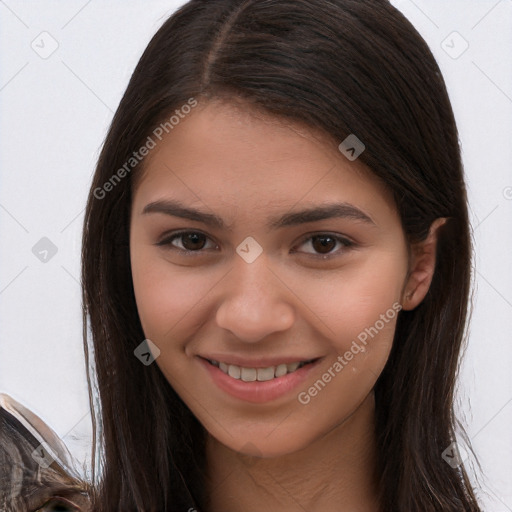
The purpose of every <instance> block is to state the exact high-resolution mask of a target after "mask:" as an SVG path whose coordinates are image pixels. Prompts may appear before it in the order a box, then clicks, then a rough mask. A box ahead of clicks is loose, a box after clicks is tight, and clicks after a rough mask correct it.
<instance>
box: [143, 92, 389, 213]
mask: <svg viewBox="0 0 512 512" xmlns="http://www.w3.org/2000/svg"><path fill="white" fill-rule="evenodd" d="M156 142H157V143H156V146H155V148H154V149H153V150H152V151H151V153H150V154H149V155H148V157H147V158H146V160H145V161H144V169H143V173H142V174H141V176H140V177H139V180H138V182H137V185H136V188H135V194H134V195H135V197H136V200H137V202H139V203H140V202H143V201H146V202H149V201H154V200H157V199H161V198H165V197H168V196H169V195H174V194H176V195H177V197H180V198H183V197H184V196H185V197H186V198H188V199H189V200H192V201H196V202H197V201H198V200H200V201H203V202H204V203H205V204H208V203H209V202H210V203H212V205H213V204H215V205H225V206H228V205H229V206H233V207H236V208H237V211H242V210H244V209H250V210H251V211H252V212H253V213H255V212H256V211H258V210H261V209H262V207H273V206H275V207H277V208H279V207H286V206H288V207H291V206H293V205H294V204H296V203H298V202H301V201H315V202H319V201H322V202H329V201H331V200H332V201H335V200H345V201H348V200H350V201H351V202H358V203H359V206H361V207H365V206H366V207H369V206H371V204H372V203H374V204H375V203H377V205H378V203H382V204H381V206H382V207H387V208H388V209H391V210H393V209H394V204H393V201H392V199H391V194H390V193H389V191H388V190H387V189H386V188H385V187H384V186H383V185H382V184H381V183H380V182H379V181H378V179H377V178H376V177H375V176H374V175H373V174H372V173H371V172H370V170H369V169H368V168H367V167H366V166H365V165H364V164H363V163H362V162H360V161H357V160H356V161H353V162H350V161H349V160H347V159H346V158H345V157H344V156H343V155H342V154H341V153H340V152H339V151H338V149H337V144H336V143H335V141H334V139H333V138H332V137H330V136H329V135H328V134H323V133H321V132H319V131H315V130H312V129H310V128H308V127H306V126H305V125H302V124H300V123H296V122H292V121H285V120H283V119H280V118H276V117H272V116H269V115H267V114H262V113H261V112H258V111H256V110H254V109H253V108H251V107H248V106H247V107H245V108H244V107H243V106H241V105H239V104H229V103H225V102H209V103H203V104H200V105H199V106H198V107H196V109H194V110H193V112H192V113H191V114H189V115H188V116H186V117H185V118H184V119H182V120H181V121H180V122H179V124H178V125H176V126H174V128H173V129H172V131H170V132H169V133H168V134H166V135H165V136H164V137H163V138H162V140H161V141H158V140H157V141H156Z"/></svg>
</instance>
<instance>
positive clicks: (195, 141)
mask: <svg viewBox="0 0 512 512" xmlns="http://www.w3.org/2000/svg"><path fill="white" fill-rule="evenodd" d="M140 178H141V179H140V180H139V182H138V183H137V185H136V187H135V189H134V194H133V201H132V212H131V225H130V252H131V264H132V276H133V284H134V289H135V296H136V301H137V307H138V311H139V315H140V319H141V323H142V326H143V329H144V333H145V335H146V338H149V339H150V340H151V341H152V342H153V343H154V344H155V345H156V346H157V347H158V349H159V351H160V353H159V355H158V357H157V358H156V360H155V363H153V364H157V365H158V366H159V368H160V370H161V371H162V372H163V374H164V375H165V377H166V379H167V380H168V382H169V383H170V384H171V385H172V387H173V388H174V389H175V390H176V392H177V393H178V394H179V395H180V396H181V398H182V399H183V400H184V402H185V403H186V404H187V405H188V407H189V408H190V410H191V411H192V412H193V414H194V415H195V416H196V417H197V418H198V419H199V421H200V422H201V423H202V425H203V426H204V427H205V429H206V430H207V431H208V432H209V434H210V435H211V436H213V437H214V438H216V439H217V440H218V441H220V442H221V443H223V444H224V445H226V446H228V447H229V448H231V449H233V450H236V451H242V452H243V451H244V450H245V451H246V452H247V453H250V452H251V450H253V451H254V450H255V448H254V447H257V450H256V452H257V454H259V455H263V456H277V455H280V454H286V453H291V452H294V451H297V450H300V449H302V448H304V447H306V446H307V445H309V444H311V443H312V442H314V441H315V440H316V439H319V438H320V437H322V436H324V435H325V434H326V433H327V432H329V431H331V430H332V429H333V428H335V427H336V426H337V425H339V424H341V423H342V422H343V421H344V420H345V419H346V418H348V417H349V416H350V415H351V414H352V413H353V412H354V411H355V410H356V409H357V407H358V406H359V405H360V404H361V403H362V402H363V401H364V399H365V398H366V397H367V396H368V395H369V394H370V393H371V391H372V388H373V386H374V384H375V381H376V380H377V377H378V376H379V374H380V373H381V371H382V369H383V367H384V365H385V363H386V360H387V358H388V355H389V351H390V348H391V344H392V339H393V334H394V331H395V325H396V319H397V316H398V311H399V309H400V304H401V303H402V299H403V295H402V294H403V291H404V289H405V287H406V284H407V283H406V277H407V272H408V251H407V245H406V241H405V237H404V233H403V231H402V227H401V223H400V218H399V216H398V213H397V211H396V209H395V205H394V203H393V201H392V198H391V196H390V194H389V193H388V192H387V191H386V189H385V188H384V187H383V186H382V185H381V184H380V183H379V182H378V181H377V180H376V178H375V177H373V176H372V174H371V173H370V172H369V170H368V169H367V168H365V166H364V164H362V163H361V162H359V161H358V160H355V161H353V162H352V161H349V160H348V159H346V158H345V156H344V155H342V154H341V153H340V152H339V151H338V150H337V147H336V146H335V145H333V143H332V142H331V143H329V142H328V141H327V140H326V139H323V138H322V137H321V136H320V135H319V134H316V135H315V134H314V133H313V132H311V131H308V130H306V129H304V128H303V127H300V126H298V125H293V124H283V123H282V122H280V121H278V120H276V119H272V118H267V117H265V116H263V115H257V114H256V113H255V112H251V111H250V110H249V107H247V108H246V109H245V110H244V109H243V108H236V107H234V106H230V105H226V104H223V103H219V102H216V103H215V102H210V103H205V104H200V105H199V106H198V107H197V108H196V109H194V110H193V112H192V113H191V114H189V115H188V116H187V117H186V118H185V119H183V120H181V121H180V123H179V124H178V125H176V126H175V127H174V129H173V130H172V131H171V132H169V134H168V135H166V137H165V138H163V140H162V141H161V142H159V143H158V144H157V146H156V147H155V148H154V149H153V150H152V152H151V154H150V155H149V157H148V158H147V160H146V162H145V172H144V173H143V174H142V176H141V177H140ZM141 341H142V340H141ZM208 360H210V361H213V364H212V362H209V361H208ZM310 360H313V362H310V363H307V364H302V362H305V361H310ZM297 363H301V364H300V365H299V367H298V368H297ZM294 370H295V371H294ZM226 371H227V372H228V373H225V372H226ZM276 375H277V376H276ZM254 379H256V380H254ZM249 440H250V444H249V443H248V441H249ZM249 446H251V447H252V448H250V447H249Z"/></svg>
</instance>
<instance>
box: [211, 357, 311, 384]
mask: <svg viewBox="0 0 512 512" xmlns="http://www.w3.org/2000/svg"><path fill="white" fill-rule="evenodd" d="M319 359H320V358H319V357H317V358H316V359H309V360H308V361H297V362H294V363H286V364H285V363H283V364H280V365H277V366H269V367H267V368H246V367H243V366H237V365H235V364H226V363H223V362H222V361H215V360H214V359H206V361H208V362H209V363H210V364H211V365H212V366H215V367H217V368H219V369H220V370H221V371H222V372H224V373H225V374H226V375H229V377H232V378H233V379H236V380H243V381H244V382H255V381H260V382H263V381H268V380H274V379H279V378H280V377H284V376H285V375H288V374H289V373H293V372H296V371H297V370H299V369H300V368H302V367H303V366H306V365H308V364H311V363H314V362H315V361H318V360H319Z"/></svg>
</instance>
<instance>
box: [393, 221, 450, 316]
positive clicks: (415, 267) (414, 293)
mask: <svg viewBox="0 0 512 512" xmlns="http://www.w3.org/2000/svg"><path fill="white" fill-rule="evenodd" d="M446 221H447V218H446V217H440V218H438V219H436V220H435V221H434V222H432V224H431V226H430V231H429V234H428V236H427V238H426V239H425V240H423V241H422V242H418V243H417V244H414V245H413V246H412V247H411V251H412V257H411V262H410V268H409V273H408V277H407V281H406V283H405V286H404V292H403V295H402V306H403V309H404V310H406V311H411V310H413V309H415V308H416V307H417V306H418V305H419V304H421V302H422V300H423V299H424V298H425V296H426V295H427V293H428V290H429V288H430V283H431V282H432V278H433V277H434V271H435V266H436V248H437V240H438V237H439V228H440V227H441V226H443V225H444V224H445V223H446Z"/></svg>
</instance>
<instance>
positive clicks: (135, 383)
mask: <svg viewBox="0 0 512 512" xmlns="http://www.w3.org/2000/svg"><path fill="white" fill-rule="evenodd" d="M190 98H194V99H195V100H197V101H208V100H209V99H212V98H224V99H228V100H229V99H230V98H233V99H234V98H238V99H241V100H244V101H247V102H249V103H250V104H251V105H252V106H254V107H257V108H259V109H261V110H262V111H263V112H266V113H270V114H272V115H275V116H279V117H281V118H283V119H287V120H289V121H297V122H301V123H305V124H306V125H308V126H311V127H312V128H315V129H320V130H322V131H323V132H324V133H325V134H327V135H329V136H330V137H331V138H332V140H333V141H334V142H337V143H338V144H339V143H340V142H341V141H343V140H344V139H345V138H346V137H347V136H348V135H349V134H356V136H357V137H358V138H359V139H360V140H362V141H363V142H364V144H365V146H366V149H365V151H364V152H363V153H362V154H361V156H360V157H359V158H360V159H361V161H362V162H363V163H365V164H366V165H367V166H368V167H369V168H370V169H371V170H372V171H373V173H374V174H375V175H376V176H378V177H379V178H380V179H381V180H382V181H383V183H385V184H386V186H387V187H389V189H390V190H391V191H392V193H393V196H394V198H395V201H396V205H397V208H398V211H399V214H400V217H401V221H402V226H403V230H404V233H405V235H406V237H407V240H408V242H409V243H413V242H416V241H420V240H424V239H425V237H426V236H427V234H428V230H429V227H430V225H431V223H432V222H433V221H434V220H435V219H436V218H439V217H447V218H448V222H447V223H446V224H445V225H444V226H443V227H442V228H441V229H440V234H439V240H438V250H437V263H436V270H435V274H434V277H433V281H432V284H431V287H430V290H429V292H428V294H427V296H426V297H425V299H424V300H423V302H422V303H421V304H420V305H419V306H418V307H417V308H415V309H414V310H413V311H401V312H400V314H399V317H398V320H397V328H396V334H395V338H394V345H393V348H392V351H391V354H390V357H389V361H388V362H387V365H386V367H385V369H384V371H383V372H382V374H381V376H380V377H379V379H378V381H377V383H376V385H375V398H376V417H377V432H376V435H377V441H378V450H379V472H380V474H381V475H382V478H381V489H382V495H381V503H382V508H383V510H386V511H393V512H396V511H398V512H412V511H422V512H429V511H432V512H434V511H443V512H451V511H454V512H455V511H457V512H459V511H479V510H480V508H479V506H478V504H477V501H476V498H475V495H474V492H473V489H472V487H471V484H470V482H469V479H468V477H467V474H466V472H465V470H464V466H463V465H461V466H459V467H456V468H452V467H451V466H450V465H449V464H447V462H445V460H444V459H443V457H442V456H441V454H442V452H443V450H445V449H446V448H447V447H448V446H449V445H450V444H451V443H452V442H453V441H454V440H455V429H456V425H457V422H456V418H455V417H454V412H453V402H454V386H455V382H456V377H457V370H458V361H459V356H460V354H461V349H462V348H463V343H464V341H465V326H466V321H467V320H468V318H467V317H468V313H467V308H468V299H469V293H470V285H471V235H470V230H469V221H468V213H467V198H466V190H465V184H464V176H463V168H462V162H461V156H460V149H459V141H458V133H457V127H456V124H455V120H454V115H453V111H452V108H451V105H450V101H449V97H448V93H447V90H446V86H445V83H444V80H443V78H442V76H441V73H440V70H439V67H438V65H437V63H436V61H435V59H434V57H433V55H432V53H431V52H430V50H429V48H428V46H427V44H426V43H425V41H424V40H423V39H422V38H421V36H420V35H419V34H418V32H417V31H416V30H415V29H414V27H413V26H412V25H411V24H410V23H409V21H408V20H407V19H406V18H405V17H404V16H403V15H402V14H401V13H400V12H399V11H398V10H397V9H395V8H394V7H393V6H391V5H390V4H389V2H388V1H386V0H191V1H190V2H188V3H186V4H185V5H184V6H182V7H181V8H180V9H179V10H177V11H176V12H175V13H174V14H173V15H172V16H171V17H170V18H169V19H168V20H166V21H165V23H164V24H163V25H162V27H161V28H160V29H159V30H158V32H157V33H156V34H155V35H154V37H153V38H152V40H151V42H150V43H149V45H148V46H147V48H146V50H145V51H144V54H143V55H142V57H141V59H140V61H139V63H138V65H137V67H136V69H135V71H134V73H133V75H132V77H131V80H130V82H129V84H128V87H127V89H126V92H125V94H124V96H123V98H122V100H121V102H120V104H119V107H118V109H117V111H116V113H115V116H114V119H113V121H112V124H111V126H110V129H109V131H108V134H107V136H106V140H105V142H104V146H103V149H102V152H101V155H100V157H99V160H98V164H97V168H96V172H95V175H94V178H93V183H92V186H91V190H90V194H89V198H88V202H87V208H86V214H85V221H84V232H83V253H82V281H83V308H84V309H83V314H84V348H85V352H86V358H87V361H88V366H89V363H92V362H94V368H92V369H91V370H90V372H91V373H90V374H89V386H90V397H91V407H92V408H93V412H94V406H95V403H94V387H95V385H97V387H98V392H99V398H100V406H101V407H100V408H98V409H99V410H98V413H99V414H98V416H96V415H94V414H93V418H95V419H94V421H93V423H94V426H95V427H96V422H97V423H98V425H97V428H95V430H94V431H95V435H94V440H95V443H94V446H93V454H94V455H93V460H96V444H98V443H99V445H100V447H101V457H100V458H99V461H100V465H101V468H100V469H101V471H100V474H99V475H98V482H97V484H98V486H97V496H96V499H97V503H96V505H95V508H94V510H108V511H112V510H116V511H117V510H144V511H149V510H187V507H189V506H194V507H196V508H198V509H199V508H201V507H202V506H204V505H205V504H206V503H207V499H206V496H205V495H204V485H203V468H204V464H205V459H204V429H203V428H202V427H201V425H200V424H199V423H198V421H197V420H196V418H195V417H194V416H193V415H192V413H191V412H190V410H189V409H188V408H187V406H186V405H185V404H184V403H183V401H182V400H181V399H180V397H179V396H178V395H177V394H176V393H175V392H174V390H173V389H172V387H171V386H170V385H169V384H168V382H167V381H166V379H165V378H164V377H163V375H162V373H161V371H160V370H159V368H158V366H157V365H155V364H153V365H149V366H145V365H142V364H141V363H140V361H139V360H138V359H137V358H136V357H135V356H134V354H133V351H134V349H135V348H136V347H137V346H138V345H139V344H140V343H141V342H142V340H144V338H145V336H144V332H143V330H142V327H141V324H140V320H139V317H138V313H137V307H136V303H135V298H134V292H133V285H132V280H131V269H130V256H129V215H130V207H131V197H132V188H133V179H134V176H136V175H137V174H138V173H140V172H141V170H142V169H143V168H144V161H142V162H141V163H139V164H138V165H135V166H134V167H133V169H130V170H129V171H127V172H126V173H122V179H117V178H116V179H115V180H113V179H112V177H113V175H114V174H115V173H116V171H117V170H118V169H120V168H123V166H125V169H127V168H126V162H128V161H129V160H130V158H132V156H133V152H134V151H136V150H137V149H138V148H140V147H141V146H142V145H143V144H144V142H145V141H146V140H147V137H148V136H149V135H151V134H152V133H153V131H154V129H155V127H157V126H158V125H159V123H161V122H162V120H163V119H165V118H167V117H169V116H170V115H172V113H173V112H174V111H175V110H176V109H179V108H180V107H181V106H182V105H185V104H187V102H188V101H189V100H190ZM117 176H118V177H119V173H118V175H117ZM109 180H110V181H109ZM107 182H109V183H110V186H108V187H107V186H105V184H106V183H107ZM88 326H90V331H91V335H92V341H93V347H92V349H93V352H94V359H93V360H92V358H91V357H90V355H89V350H90V349H91V347H89V343H88V336H87V334H88V329H87V328H88ZM93 474H96V472H95V471H93Z"/></svg>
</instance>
